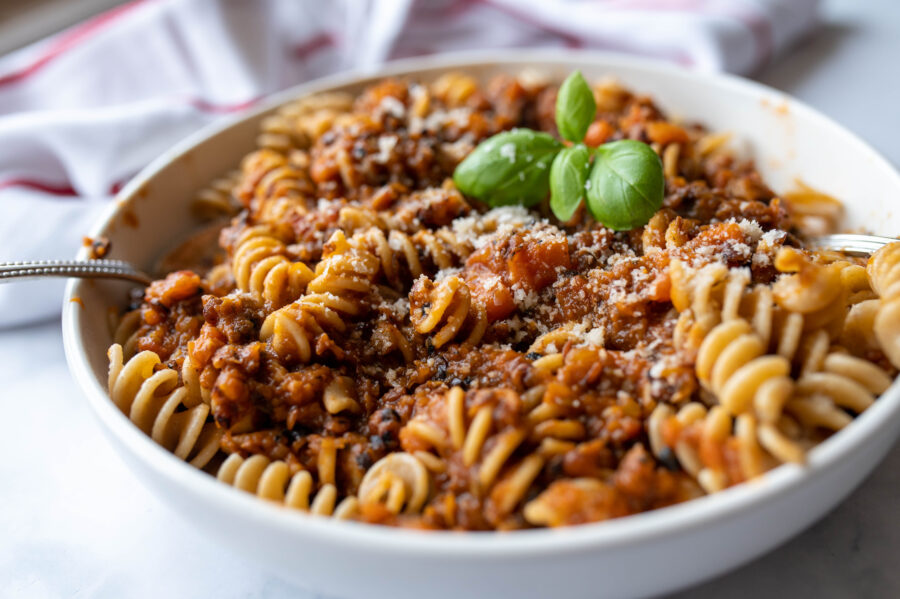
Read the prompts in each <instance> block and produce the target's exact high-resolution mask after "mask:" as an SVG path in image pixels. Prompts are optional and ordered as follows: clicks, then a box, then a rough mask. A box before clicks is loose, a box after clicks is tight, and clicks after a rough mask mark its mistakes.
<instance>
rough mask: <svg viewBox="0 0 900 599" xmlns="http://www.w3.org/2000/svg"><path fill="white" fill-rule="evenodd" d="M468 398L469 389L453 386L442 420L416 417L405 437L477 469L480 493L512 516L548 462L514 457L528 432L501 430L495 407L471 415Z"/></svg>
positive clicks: (534, 456)
mask: <svg viewBox="0 0 900 599" xmlns="http://www.w3.org/2000/svg"><path fill="white" fill-rule="evenodd" d="M510 393H512V392H511V391H510ZM465 400H466V393H465V391H463V390H462V389H461V388H460V387H453V388H452V389H450V390H449V391H448V392H447V393H446V395H445V396H444V403H443V405H444V407H445V410H446V412H445V413H444V418H443V419H442V420H440V421H438V423H437V424H435V423H433V422H432V421H431V420H430V419H428V418H420V417H414V418H412V419H411V420H410V421H409V422H408V423H407V424H406V426H405V427H404V434H407V435H411V436H412V437H414V438H415V439H416V440H417V442H418V443H419V444H421V445H424V446H426V447H430V448H431V449H432V450H433V451H434V452H436V453H437V455H438V456H440V457H441V458H442V459H443V460H444V461H445V462H446V461H448V460H459V461H460V463H461V464H462V466H463V467H465V468H472V469H474V471H475V473H476V474H475V481H476V483H477V487H476V492H477V493H478V495H480V496H488V495H489V496H490V499H491V500H492V501H493V503H494V505H495V506H496V509H497V511H498V513H499V514H508V513H510V512H511V511H512V510H513V509H514V508H515V507H516V506H517V505H518V504H519V503H521V501H522V500H523V499H524V498H525V495H526V493H527V491H528V489H529V488H530V486H531V484H532V482H533V481H534V480H535V478H537V476H538V474H540V472H541V470H542V468H543V466H544V463H545V458H544V457H543V456H542V455H541V454H540V453H539V452H531V453H530V454H529V455H527V456H525V457H524V458H522V459H516V458H514V454H515V453H516V451H517V450H518V449H519V447H520V446H521V445H523V443H525V442H526V441H527V439H528V433H527V429H526V428H525V427H516V428H501V427H498V424H497V423H496V422H495V421H494V416H493V409H494V408H493V406H492V405H491V404H485V405H482V406H480V407H479V408H477V409H476V410H475V411H474V414H467V410H466V405H465ZM422 453H423V454H425V455H428V454H427V453H425V452H422ZM420 459H421V458H420ZM422 461H424V460H422Z"/></svg>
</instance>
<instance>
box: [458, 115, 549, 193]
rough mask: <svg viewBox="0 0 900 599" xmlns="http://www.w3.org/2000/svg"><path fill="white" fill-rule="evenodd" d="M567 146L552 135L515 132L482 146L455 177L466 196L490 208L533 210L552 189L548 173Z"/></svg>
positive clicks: (504, 133) (496, 136)
mask: <svg viewBox="0 0 900 599" xmlns="http://www.w3.org/2000/svg"><path fill="white" fill-rule="evenodd" d="M562 147H563V145H562V144H561V143H560V142H559V141H558V140H556V139H555V138H554V137H553V136H552V135H548V134H547V133H539V132H537V131H532V130H531V129H513V130H512V131H504V132H503V133H498V134H497V135H494V136H493V137H491V138H490V139H486V140H485V141H483V142H481V143H480V144H479V145H478V147H477V148H475V150H473V151H472V153H471V154H469V155H468V156H466V159H465V160H463V161H462V162H461V163H460V164H459V166H457V167H456V171H454V173H453V182H454V183H456V187H458V188H459V189H460V190H461V191H462V192H463V193H466V194H468V195H470V196H474V197H476V198H478V199H479V200H481V201H483V202H485V203H486V204H488V205H490V206H505V205H507V204H522V205H524V206H533V205H534V204H537V203H538V202H540V201H541V200H543V199H544V198H545V197H547V190H548V189H549V188H550V181H549V179H548V176H547V173H549V172H550V164H551V163H552V162H553V157H554V156H556V154H557V153H558V152H559V151H560V149H562Z"/></svg>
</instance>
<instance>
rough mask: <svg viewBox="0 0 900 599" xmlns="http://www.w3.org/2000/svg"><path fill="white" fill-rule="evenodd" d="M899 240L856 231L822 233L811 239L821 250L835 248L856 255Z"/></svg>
mask: <svg viewBox="0 0 900 599" xmlns="http://www.w3.org/2000/svg"><path fill="white" fill-rule="evenodd" d="M896 241H898V240H897V239H894V238H893V237H881V236H879V235H857V234H854V233H840V234H836V235H821V236H819V237H813V238H811V239H810V244H811V245H812V246H813V247H814V248H817V249H820V250H833V251H836V252H844V253H845V254H852V255H854V256H868V255H870V254H874V253H875V252H876V251H878V249H880V248H882V247H884V246H886V245H887V244H889V243H894V242H896Z"/></svg>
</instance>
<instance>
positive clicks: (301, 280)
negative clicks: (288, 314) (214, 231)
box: [232, 226, 314, 308]
mask: <svg viewBox="0 0 900 599" xmlns="http://www.w3.org/2000/svg"><path fill="white" fill-rule="evenodd" d="M286 251H287V248H286V246H285V245H284V243H282V242H281V241H280V240H279V239H278V238H277V237H275V236H274V235H273V234H272V232H271V231H270V230H268V229H267V228H265V227H262V226H260V227H254V228H252V229H250V230H248V231H247V232H246V233H244V235H242V236H241V238H240V239H239V240H238V242H237V244H236V247H235V251H234V257H233V258H232V270H233V274H234V280H235V283H236V284H237V287H238V289H240V290H241V291H244V292H249V293H253V294H255V295H257V296H258V297H261V298H262V299H264V300H266V301H267V302H269V304H271V305H272V306H273V307H274V308H280V307H281V306H283V305H285V304H287V303H289V302H292V301H293V300H295V299H297V298H298V297H300V295H302V293H303V292H304V291H305V290H306V286H307V284H308V283H309V282H310V281H311V280H312V279H313V277H314V273H313V272H312V270H310V268H309V267H308V266H307V265H306V264H304V263H303V262H300V261H296V262H295V261H291V260H290V259H288V258H287V257H286V256H285V255H284V254H285V252H286Z"/></svg>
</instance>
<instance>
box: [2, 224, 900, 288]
mask: <svg viewBox="0 0 900 599" xmlns="http://www.w3.org/2000/svg"><path fill="white" fill-rule="evenodd" d="M809 241H810V244H811V245H812V246H813V247H815V248H818V249H822V250H833V251H837V252H844V253H847V254H852V255H855V256H868V255H870V254H872V253H874V252H875V251H876V250H878V249H879V248H881V247H884V246H885V245H887V244H889V243H894V242H896V241H898V240H897V239H894V238H892V237H880V236H878V235H856V234H839V235H821V236H819V237H813V238H811V239H810V240H809ZM37 277H80V278H88V279H91V278H99V279H123V280H126V281H132V282H134V283H140V284H141V285H149V284H150V283H151V282H152V281H153V279H152V278H151V277H150V276H149V275H147V274H146V273H145V272H143V271H141V270H138V269H137V268H135V267H134V266H132V265H131V264H129V263H128V262H124V261H122V260H38V261H34V262H0V283H5V282H7V281H13V280H17V279H31V278H37Z"/></svg>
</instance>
